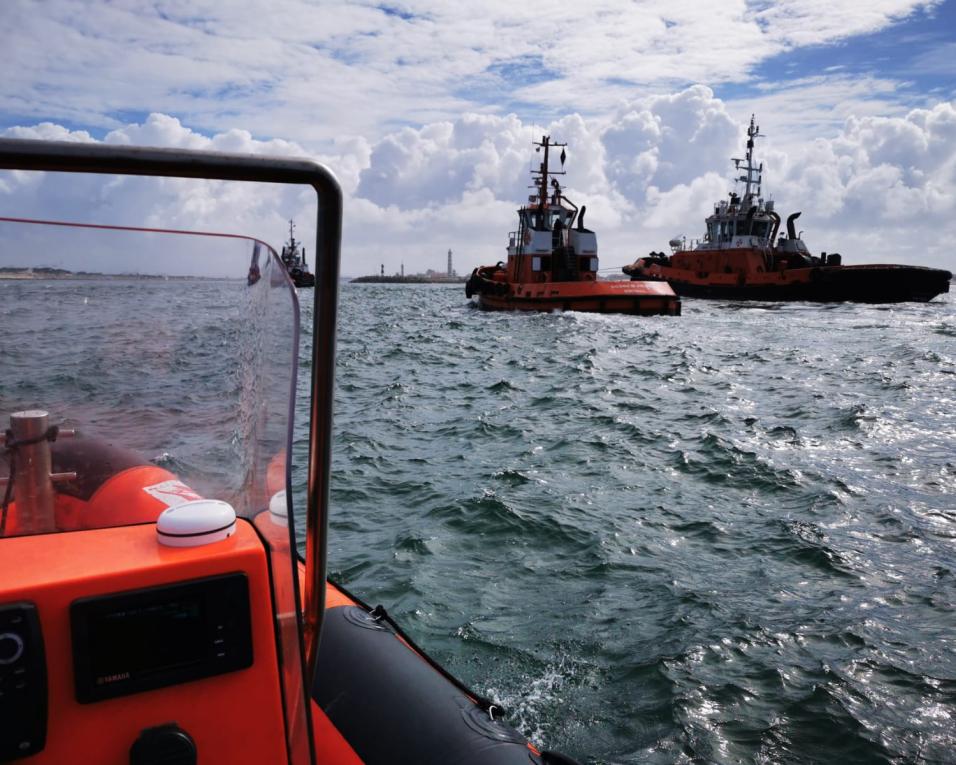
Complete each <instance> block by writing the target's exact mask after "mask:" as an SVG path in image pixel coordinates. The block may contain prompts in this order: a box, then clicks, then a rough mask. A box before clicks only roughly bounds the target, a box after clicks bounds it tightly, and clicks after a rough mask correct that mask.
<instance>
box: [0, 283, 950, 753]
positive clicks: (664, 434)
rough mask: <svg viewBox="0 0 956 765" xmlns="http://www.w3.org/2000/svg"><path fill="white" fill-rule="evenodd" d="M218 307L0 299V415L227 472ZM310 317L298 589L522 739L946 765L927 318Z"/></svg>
mask: <svg viewBox="0 0 956 765" xmlns="http://www.w3.org/2000/svg"><path fill="white" fill-rule="evenodd" d="M241 289H245V287H244V282H242V283H238V282H214V281H207V282H202V281H197V282H191V283H188V284H184V283H179V284H176V283H174V282H161V281H155V280H139V281H137V280H131V281H130V282H128V283H122V282H117V281H109V282H102V283H98V282H96V281H95V280H91V281H86V282H66V281H64V282H36V283H33V284H25V283H18V284H13V283H12V282H0V319H2V324H0V326H2V329H3V333H2V337H0V367H2V373H0V404H2V405H3V411H4V412H6V410H7V409H9V408H10V407H11V406H16V405H17V404H18V403H22V402H23V401H26V400H28V399H29V401H30V402H31V405H33V404H34V403H42V401H43V399H44V396H45V395H46V393H47V392H52V391H57V392H59V391H62V390H69V391H70V392H71V393H70V396H71V399H70V413H71V414H72V415H73V417H74V419H75V420H77V421H78V422H86V421H91V422H93V423H94V425H95V427H97V428H98V429H99V430H100V431H101V432H103V431H104V429H109V431H110V433H111V435H112V436H113V438H114V440H115V441H116V442H119V443H125V444H126V445H129V446H133V447H136V448H142V449H143V450H144V451H145V453H146V454H147V456H148V457H149V458H150V459H153V460H154V461H156V462H158V463H159V464H163V465H165V466H167V467H169V468H170V469H172V470H174V471H176V472H179V473H182V474H185V475H187V476H193V475H198V474H210V473H215V472H216V470H217V469H218V468H219V466H220V465H221V464H225V463H226V462H228V460H229V459H230V456H231V454H232V452H233V451H234V450H235V449H236V448H239V447H241V444H235V443H229V440H228V439H223V438H222V436H221V434H218V431H217V427H218V426H219V425H220V424H222V423H224V422H228V421H229V418H230V417H231V416H233V413H232V412H231V411H230V409H229V405H228V401H229V397H230V396H231V395H232V394H233V393H234V390H235V389H236V386H237V385H238V384H239V383H240V380H239V379H238V377H237V374H236V369H235V368H234V367H232V366H230V365H229V364H227V363H225V361H224V360H225V359H226V357H227V356H228V352H229V350H230V349H231V348H233V347H234V346H235V344H236V343H238V342H241V341H242V340H243V338H244V336H245V334H246V333H247V332H249V331H252V329H253V328H251V327H250V326H249V325H248V322H243V317H242V316H238V315H236V314H235V311H234V310H233V309H231V308H229V307H228V306H229V305H230V301H229V298H230V296H231V295H232V294H233V293H235V291H236V290H241ZM38 295H39V297H40V300H39V302H38V301H37V300H36V298H37V297H38ZM28 298H29V300H28ZM300 298H301V300H302V304H303V305H302V307H303V336H302V347H301V359H302V362H303V364H302V368H301V370H300V375H299V385H298V388H299V394H300V396H299V405H298V406H299V409H298V411H299V419H298V422H297V424H296V430H295V443H294V449H293V463H294V473H293V476H294V481H295V487H294V488H295V489H296V492H297V496H298V497H299V498H300V499H301V497H302V496H303V494H304V485H305V475H306V471H305V459H306V455H307V422H306V416H307V413H308V406H307V394H308V385H309V370H308V357H309V353H310V345H311V325H310V321H311V316H312V299H313V296H312V292H311V291H308V290H304V291H302V292H301V293H300ZM340 299H341V314H340V323H339V336H338V366H337V389H336V403H335V407H336V408H335V427H334V455H333V468H334V472H333V475H332V493H331V503H332V511H331V528H330V534H329V564H330V573H331V575H332V577H333V578H334V579H336V580H338V581H340V582H341V583H342V584H343V585H344V586H346V587H347V588H348V589H350V590H351V591H353V592H354V593H356V594H357V595H358V596H359V597H361V598H362V599H364V600H365V601H367V602H369V603H370V604H372V605H375V604H379V603H380V604H382V605H384V606H385V607H386V608H387V609H388V611H389V613H391V614H392V615H393V616H394V617H395V618H396V619H397V620H398V621H399V622H400V623H401V624H402V625H403V626H404V627H405V628H406V630H407V631H408V632H409V633H410V634H411V636H412V637H413V638H414V639H415V640H416V641H418V642H419V643H420V644H421V645H422V646H423V647H424V648H425V649H426V650H427V651H429V652H430V653H431V654H432V655H433V656H435V658H437V659H438V660H439V661H441V662H442V663H443V664H445V665H446V666H447V667H448V668H449V669H450V670H451V671H452V672H453V673H455V674H456V675H458V676H459V677H460V678H461V679H462V680H463V681H465V682H466V683H468V684H469V685H471V686H472V687H473V688H474V689H475V690H476V691H477V692H479V693H482V694H484V695H488V696H491V697H492V698H493V699H495V700H496V701H497V702H498V703H499V704H501V705H502V706H503V707H504V708H505V710H506V711H507V714H508V719H509V720H510V721H511V722H512V723H513V724H514V725H516V726H517V727H518V728H519V729H520V730H521V731H523V732H524V733H525V734H527V735H529V736H530V737H531V738H532V739H533V740H534V741H535V742H536V743H538V744H539V745H541V746H544V747H548V748H553V749H557V750H562V751H565V752H567V753H568V754H571V755H573V756H575V757H577V758H578V759H580V760H581V761H582V762H589V763H675V762H676V763H680V762H687V763H690V762H718V763H737V762H744V763H750V762H762V763H824V762H834V763H835V762H839V763H873V762H876V763H879V762H886V763H891V762H892V763H904V762H956V754H954V753H956V719H954V717H956V302H954V299H953V296H952V295H948V296H944V297H943V298H937V299H936V300H935V301H933V302H931V303H929V304H901V305H892V306H867V305H854V304H838V305H816V304H809V303H790V304H778V303H732V302H717V301H700V300H690V299H688V300H685V301H684V314H683V316H681V317H652V318H637V317H629V316H598V315H587V314H578V313H565V314H542V315H537V314H519V313H487V312H483V311H479V310H476V309H475V308H474V307H473V306H471V304H470V303H469V302H468V301H467V300H466V299H465V296H464V290H463V289H462V288H461V286H460V285H459V286H444V285H442V286H439V285H343V286H342V288H341V294H340ZM151 308H156V309H157V310H160V311H166V315H169V316H171V317H174V318H175V320H176V322H177V329H176V331H175V332H170V331H167V329H168V328H167V327H166V326H165V325H164V324H156V323H155V322H150V321H147V320H146V319H145V318H140V319H136V318H135V317H136V316H140V317H145V316H148V315H151V314H150V309H151ZM41 309H42V310H41ZM41 314H42V317H46V318H42V317H41ZM50 315H52V316H53V317H54V319H52V320H51V319H50V318H49V316H50ZM118 315H132V316H134V319H133V320H132V321H131V322H130V323H129V325H128V326H126V327H125V329H127V330H130V331H132V332H134V333H135V336H136V337H137V338H139V339H138V341H137V343H136V344H135V347H131V346H130V344H129V343H126V344H123V343H120V342H119V340H118V339H117V342H116V343H113V342H110V341H109V337H110V335H109V333H110V332H113V331H114V329H115V327H114V323H115V322H114V323H111V317H112V318H115V316H118ZM70 327H72V329H70ZM64 332H68V333H71V334H70V335H69V338H67V339H66V340H64V338H63V333H64ZM104 333H106V341H105V342H104ZM51 338H56V339H51ZM93 338H96V340H95V341H94V340H93ZM197 370H198V372H199V373H198V374H195V372H196V371H197ZM15 381H17V382H15ZM137 389H139V390H147V391H149V392H150V397H151V399H152V401H153V404H156V402H159V405H160V408H161V410H162V411H161V412H159V410H157V409H156V406H155V405H154V406H151V407H145V406H143V402H142V401H141V400H140V397H139V396H138V395H137V394H136V393H135V392H134V391H135V390H137ZM197 425H201V426H202V427H197ZM184 432H188V433H189V437H188V438H184V437H183V433H184ZM204 432H205V433H208V434H209V436H208V437H207V438H206V440H205V441H203V437H202V435H201V433H204ZM299 511H300V517H301V507H300V508H299Z"/></svg>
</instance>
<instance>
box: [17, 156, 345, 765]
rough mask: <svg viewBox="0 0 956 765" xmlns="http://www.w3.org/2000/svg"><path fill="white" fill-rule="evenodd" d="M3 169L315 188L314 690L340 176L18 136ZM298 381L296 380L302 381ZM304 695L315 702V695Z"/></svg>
mask: <svg viewBox="0 0 956 765" xmlns="http://www.w3.org/2000/svg"><path fill="white" fill-rule="evenodd" d="M0 169H3V170H42V171H49V172H69V173H104V174H114V175H142V176H157V177H172V178H204V179H209V180H222V181H251V182H258V183H285V184H305V185H309V186H312V188H313V189H315V192H316V195H317V197H318V208H319V209H318V219H317V222H316V242H315V259H316V265H315V276H316V285H315V310H314V313H313V332H312V343H313V345H312V402H311V411H310V423H309V471H308V504H307V509H306V549H305V570H306V578H305V598H304V602H305V607H304V609H303V611H304V614H303V616H304V624H303V625H302V627H303V630H302V634H303V640H304V647H305V650H304V656H305V665H306V666H305V667H303V676H304V678H305V683H304V686H305V689H306V693H307V694H308V689H309V688H310V685H311V682H312V680H313V679H314V677H315V667H316V662H317V659H318V648H319V635H320V632H321V628H322V617H323V614H324V611H325V580H326V568H327V549H326V533H327V529H328V504H329V481H330V472H331V462H332V459H331V458H332V403H333V394H334V376H335V331H336V315H337V307H338V281H339V259H340V254H341V240H342V189H341V187H340V186H339V183H338V181H337V180H336V178H335V176H334V175H333V174H332V172H331V171H330V170H328V169H327V168H326V167H324V166H323V165H320V164H319V163H317V162H314V161H313V160H310V159H292V158H275V157H263V156H251V155H245V154H225V153H220V152H203V151H186V150H183V149H154V148H143V147H130V146H112V145H105V144H93V143H75V142H66V141H36V140H21V139H11V138H0ZM292 385H293V388H294V386H295V381H293V382H292ZM286 471H287V475H286V480H287V483H288V482H289V478H290V474H291V462H290V461H289V460H287V461H286ZM294 533H295V531H294V528H293V525H292V524H289V535H290V539H289V542H290V549H293V550H294V549H295V547H294ZM295 580H297V578H296V579H295ZM296 597H297V598H298V593H296ZM303 701H304V702H305V703H308V699H304V700H303ZM306 708H308V707H306ZM306 718H307V724H309V725H310V724H311V720H310V719H309V718H310V716H309V715H306ZM310 739H311V736H310ZM310 748H311V747H310ZM313 759H314V756H313Z"/></svg>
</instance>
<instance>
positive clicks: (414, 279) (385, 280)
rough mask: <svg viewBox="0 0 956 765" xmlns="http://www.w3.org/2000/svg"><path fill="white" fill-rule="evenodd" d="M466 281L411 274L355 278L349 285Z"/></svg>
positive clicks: (462, 278) (460, 282)
mask: <svg viewBox="0 0 956 765" xmlns="http://www.w3.org/2000/svg"><path fill="white" fill-rule="evenodd" d="M466 281H468V279H467V278H466V277H464V276H425V275H424V274H411V275H409V276H357V277H355V278H354V279H351V280H350V284H464V283H465V282H466Z"/></svg>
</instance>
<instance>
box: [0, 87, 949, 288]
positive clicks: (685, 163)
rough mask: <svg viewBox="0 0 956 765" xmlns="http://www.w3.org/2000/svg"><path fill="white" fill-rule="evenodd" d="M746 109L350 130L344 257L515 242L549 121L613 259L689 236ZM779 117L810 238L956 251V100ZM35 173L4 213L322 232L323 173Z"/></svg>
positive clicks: (702, 102) (636, 111)
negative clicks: (538, 142)
mask: <svg viewBox="0 0 956 765" xmlns="http://www.w3.org/2000/svg"><path fill="white" fill-rule="evenodd" d="M740 111H741V109H740V108H739V105H737V104H734V103H729V102H724V101H722V100H721V99H719V98H717V97H716V96H715V95H714V94H713V92H712V91H711V90H710V89H708V88H706V87H703V86H693V87H690V88H686V89H683V90H679V91H676V92H674V93H669V94H659V95H652V96H647V97H645V98H641V99H635V100H633V101H631V102H627V103H622V104H620V105H619V108H618V110H617V111H616V112H615V113H614V114H613V115H611V116H610V117H604V118H588V117H585V116H582V115H578V114H572V115H568V116H565V117H563V118H561V119H560V120H556V121H554V122H552V123H551V124H548V125H543V126H538V127H537V128H536V129H535V128H533V126H531V125H528V124H526V123H524V122H522V121H521V120H520V119H519V118H518V117H517V116H515V115H508V116H496V115H488V114H463V115H461V116H460V117H458V118H457V119H455V120H450V121H449V120H439V121H436V122H434V123H430V124H427V125H423V126H421V127H419V128H416V129H411V128H401V129H398V130H395V131H394V132H392V133H389V134H386V135H384V136H382V137H381V138H380V139H379V140H378V141H376V142H365V141H359V140H346V141H342V142H341V143H340V144H339V146H338V151H337V152H328V153H325V154H324V155H322V157H321V159H322V160H323V161H325V162H326V163H327V164H328V165H329V166H330V167H331V168H332V169H333V171H340V174H341V175H342V177H343V179H344V180H343V187H344V189H345V191H346V219H345V229H344V248H343V271H344V272H345V273H347V274H353V275H357V274H361V273H371V272H373V271H375V272H377V271H378V268H379V266H380V265H384V266H385V269H386V271H387V272H394V271H397V270H398V268H399V265H400V263H404V265H405V267H406V270H407V271H423V270H425V269H426V268H435V269H439V268H442V267H443V265H444V258H445V253H446V252H447V250H448V249H449V248H451V249H452V250H454V252H455V259H456V264H457V266H458V269H459V270H460V271H464V270H466V269H470V268H471V267H472V266H474V265H477V264H479V263H488V262H495V261H497V260H500V259H501V258H502V257H503V254H504V247H505V244H506V241H507V233H508V231H510V230H513V229H514V228H515V225H516V218H515V208H516V207H517V206H518V205H520V204H521V203H522V201H523V200H525V199H527V194H528V192H529V189H528V188H527V185H528V183H529V181H530V175H529V172H528V171H529V169H530V166H531V162H533V161H538V159H539V158H540V155H536V154H535V153H534V151H533V147H532V146H531V139H532V137H533V136H540V135H541V134H548V135H550V136H552V138H553V139H555V140H558V141H561V142H567V143H568V144H569V145H568V161H567V165H566V169H567V175H566V176H564V177H563V181H564V186H565V189H566V192H567V194H568V196H569V197H571V198H572V199H573V200H574V201H575V202H576V203H577V204H579V205H580V204H586V205H587V207H588V224H589V226H591V227H593V228H595V229H596V230H597V232H598V237H599V247H600V250H601V253H602V265H604V266H619V265H623V264H624V263H626V262H629V261H630V260H632V259H633V258H634V257H637V256H638V255H641V254H644V253H646V252H648V251H649V250H660V249H665V248H666V244H667V241H668V240H669V239H670V238H672V237H674V236H679V235H687V236H689V237H695V236H699V235H700V234H701V233H702V231H703V219H704V217H705V216H706V215H707V213H708V212H709V211H710V209H711V205H712V203H713V202H714V201H716V200H717V199H719V198H722V197H724V196H725V195H726V194H727V193H728V192H729V191H731V190H732V189H733V177H734V175H735V173H734V171H733V165H732V163H731V162H730V158H731V157H732V156H741V154H742V153H743V151H744V140H745V135H744V131H745V129H746V125H747V121H748V120H749V113H739V112H740ZM758 117H759V115H758ZM776 119H777V118H776V117H775V115H773V114H767V115H766V119H765V120H764V121H763V127H764V128H765V129H766V132H767V133H768V134H769V135H770V137H769V138H767V139H759V140H758V145H757V153H758V160H762V161H764V163H765V171H764V175H765V181H764V193H765V195H767V196H771V195H772V196H773V198H774V199H775V200H776V201H777V204H778V209H780V210H781V212H789V211H794V210H802V211H803V212H804V216H803V218H801V224H802V225H803V227H804V229H805V232H806V233H805V238H806V240H807V243H808V245H809V246H810V247H811V249H813V250H814V251H819V250H827V251H830V252H833V251H840V252H842V253H843V254H844V256H845V257H846V260H847V262H855V263H862V262H877V261H882V262H903V263H921V264H926V265H942V266H944V267H948V268H950V269H953V268H954V266H956V263H954V262H953V256H952V254H951V250H950V248H949V246H948V244H946V243H947V242H949V241H952V240H953V239H954V238H956V215H954V213H956V103H954V102H946V101H944V102H940V103H938V104H935V105H933V106H932V107H930V108H925V109H915V110H911V111H910V112H908V113H905V114H901V115H898V116H888V117H878V116H872V115H863V116H852V117H850V118H848V119H847V120H846V121H845V123H844V125H843V126H842V128H841V129H840V130H839V131H838V132H837V133H836V134H834V135H832V136H830V137H828V138H817V139H815V140H812V139H808V140H806V141H804V142H802V143H801V142H795V141H793V140H791V138H790V137H788V138H787V140H780V139H779V138H777V137H775V136H780V135H781V133H780V132H779V131H776V130H775V127H776V126H777V123H776ZM64 131H65V129H64V128H59V127H57V126H55V125H37V126H35V127H32V128H20V129H15V130H8V131H6V134H7V135H17V136H37V137H64V136H67V135H69V133H68V132H64ZM533 131H534V132H533ZM73 137H74V139H75V140H89V138H88V136H82V135H78V136H77V135H74V136H73ZM105 140H107V141H108V142H111V143H141V142H148V143H152V144H154V145H166V146H180V147H189V148H209V149H215V150H235V151H242V152H253V153H268V154H290V153H291V154H297V155H302V154H305V153H306V150H305V148H304V147H302V146H300V145H298V144H295V143H290V142H284V141H261V140H257V139H255V138H253V137H252V136H251V135H250V134H249V133H248V132H245V131H237V130H229V131H223V132H220V133H214V134H211V135H207V134H204V133H202V132H201V131H197V130H195V129H192V128H190V127H187V126H185V125H183V124H182V122H181V121H179V120H178V119H174V118H173V117H170V116H168V115H162V114H155V115H152V116H150V117H149V118H148V119H146V120H144V121H143V122H142V123H134V124H129V125H125V126H122V127H119V128H116V129H115V130H114V131H112V132H110V133H109V134H108V135H107V136H106V139H105ZM555 166H557V165H555ZM23 175H24V174H16V175H14V174H9V173H8V174H5V175H3V176H2V177H0V183H2V184H4V185H0V206H2V209H3V210H4V211H5V213H6V214H10V211H11V210H12V211H15V212H16V213H17V214H30V213H36V210H37V209H38V208H43V207H52V208H53V209H54V210H55V211H56V212H57V213H58V214H60V215H67V216H69V215H80V207H81V203H83V204H88V203H89V202H90V200H94V202H95V205H94V207H95V210H94V213H87V214H88V215H89V214H93V215H97V216H107V217H109V218H110V220H109V221H108V222H122V223H130V222H133V218H134V217H135V216H139V217H138V219H137V221H136V222H142V221H144V220H145V221H146V222H148V223H149V224H150V225H165V226H173V227H183V228H197V227H212V226H216V227H219V226H224V227H226V228H227V229H228V230H236V227H238V228H239V229H240V231H241V232H242V233H252V234H256V235H260V236H263V237H264V238H266V239H267V240H268V241H270V242H272V243H273V244H279V243H281V241H282V239H283V238H284V236H285V233H286V225H287V224H286V223H285V221H286V220H287V219H288V218H290V217H295V218H296V219H297V220H298V221H299V225H300V234H301V236H302V238H303V239H308V238H310V237H314V230H312V229H311V228H310V226H311V225H312V223H313V221H314V219H315V210H314V200H313V199H312V196H311V192H310V191H309V190H301V189H292V188H269V189H266V190H265V191H262V190H259V191H256V192H253V191H251V190H249V189H246V188H244V187H243V186H242V185H238V187H237V185H235V184H233V185H232V186H231V187H228V188H227V187H226V186H224V185H223V184H216V183H212V182H208V183H197V182H192V181H156V180H154V179H133V178H129V179H120V180H119V181H113V182H112V183H104V182H103V181H102V180H91V181H88V184H89V185H87V186H82V185H81V187H80V190H79V191H77V192H75V193H72V194H65V193H64V192H63V191H62V190H57V189H56V188H55V187H54V186H53V185H52V181H49V180H47V179H44V180H43V181H42V182H38V181H37V180H36V179H35V178H34V179H33V180H31V181H29V184H30V185H27V183H28V181H27V180H25V179H24V178H23V177H22V176H23ZM15 189H16V190H15ZM117 218H118V219H119V220H116V219H117ZM101 222H102V221H101Z"/></svg>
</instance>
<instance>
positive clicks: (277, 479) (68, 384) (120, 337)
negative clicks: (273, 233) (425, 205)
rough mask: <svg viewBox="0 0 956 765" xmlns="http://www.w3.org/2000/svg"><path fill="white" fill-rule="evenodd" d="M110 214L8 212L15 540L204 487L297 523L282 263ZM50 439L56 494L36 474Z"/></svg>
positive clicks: (0, 470) (5, 329)
mask: <svg viewBox="0 0 956 765" xmlns="http://www.w3.org/2000/svg"><path fill="white" fill-rule="evenodd" d="M2 214H3V213H2V211H0V215H2ZM104 217H105V216H104ZM150 222H151V223H153V222H154V221H152V220H151V221H150ZM109 223H110V221H109V220H104V219H101V218H99V217H95V218H93V219H92V220H90V219H81V220H76V221H60V222H50V221H42V220H38V219H22V218H20V219H13V218H12V217H7V218H3V219H0V327H2V331H0V369H2V372H0V418H2V427H3V429H6V430H7V432H6V437H5V448H4V449H3V450H2V456H0V477H2V478H3V479H4V480H3V481H2V483H3V485H2V486H0V498H2V500H3V510H2V513H3V518H2V521H0V522H2V525H3V534H4V535H5V536H12V535H22V534H30V533H50V532H56V531H73V530H78V529H88V528H97V527H103V526H111V525H124V524H133V523H142V522H147V521H151V520H155V518H156V516H157V515H158V514H159V512H161V511H162V510H163V509H165V507H172V506H176V505H178V504H181V503H183V502H186V501H190V500H191V499H195V498H197V497H204V498H215V499H221V500H225V501H227V502H229V503H230V504H231V505H232V506H233V507H234V508H235V510H236V512H237V513H238V514H239V515H240V516H245V517H248V518H252V517H254V516H256V515H257V514H259V513H262V512H268V510H269V507H270V502H271V506H272V510H273V512H272V515H271V516H270V517H271V518H272V519H273V520H274V522H275V523H276V524H277V525H281V526H285V522H286V519H285V513H286V511H287V506H286V502H285V499H284V497H285V495H284V494H280V492H284V490H285V489H286V458H285V455H286V449H287V447H288V444H289V442H290V436H289V434H290V428H291V421H290V418H291V411H292V401H291V396H292V394H293V390H294V388H293V383H294V380H295V376H296V361H297V349H298V331H299V316H298V310H299V309H298V301H297V296H296V290H295V288H294V286H293V284H292V282H291V281H290V279H289V276H288V274H287V270H286V268H285V267H284V266H283V264H282V262H281V260H280V259H279V257H278V256H277V254H276V252H275V250H274V249H273V248H271V247H270V246H268V245H266V244H265V243H263V242H261V241H258V240H256V239H253V238H249V237H246V236H237V235H227V234H222V233H210V232H206V233H200V232H186V231H182V230H179V231H171V230H163V229H161V228H159V226H161V225H162V224H161V222H159V221H155V223H156V226H157V227H154V228H141V229H140V228H130V227H112V226H110V225H108V224H109ZM76 224H82V225H76ZM42 412H46V413H47V417H46V418H45V419H43V420H38V419H37V417H38V416H39V414H40V413H42ZM23 413H31V414H30V415H29V416H30V417H32V418H33V420H34V421H33V422H32V423H27V422H25V421H24V419H23V418H24V415H23ZM70 431H75V434H72V433H71V432H70ZM37 439H40V440H45V441H46V442H47V443H48V444H49V451H50V455H51V465H50V472H51V473H52V474H53V476H54V478H53V480H52V482H51V483H52V496H47V495H44V493H43V490H42V487H41V488H40V489H37V490H36V492H38V495H37V496H34V494H35V492H34V489H33V488H32V485H31V484H30V483H29V482H28V481H26V479H25V478H24V474H25V473H29V472H31V470H32V468H33V467H35V466H32V467H31V460H32V459H34V457H33V454H35V453H36V450H37ZM11 462H13V467H14V472H15V473H16V475H15V476H14V478H15V480H12V481H11V480H10V472H11V471H10V468H11ZM18 463H19V464H18ZM32 472H34V473H36V472H37V471H36V470H32ZM41 472H42V471H41ZM133 476H138V478H136V479H134V478H133ZM27 478H29V476H27ZM33 478H34V479H36V476H34V477H33ZM124 482H125V483H124ZM118 483H124V487H123V489H124V492H125V493H124V494H123V501H122V503H121V504H122V506H120V505H118V504H117V502H116V497H117V496H118V495H117V491H119V490H120V488H121V487H119V486H118V485H117V484H118ZM277 495H278V496H277Z"/></svg>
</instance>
